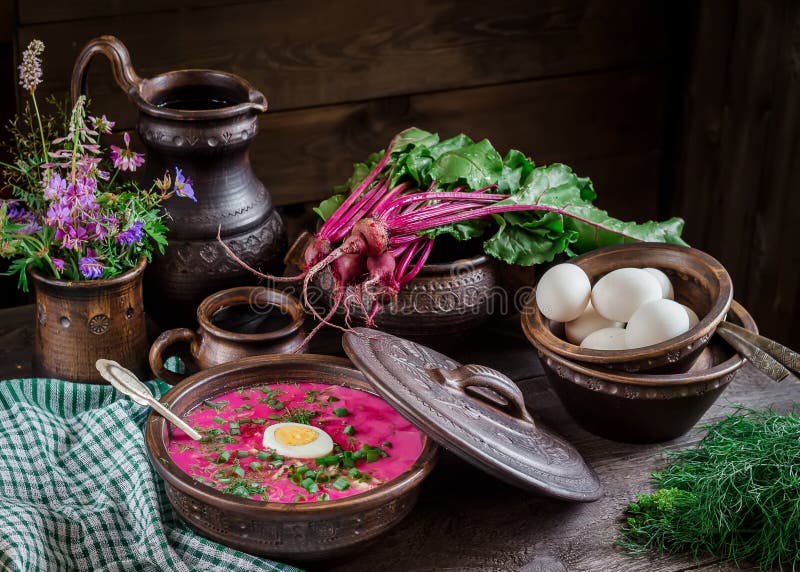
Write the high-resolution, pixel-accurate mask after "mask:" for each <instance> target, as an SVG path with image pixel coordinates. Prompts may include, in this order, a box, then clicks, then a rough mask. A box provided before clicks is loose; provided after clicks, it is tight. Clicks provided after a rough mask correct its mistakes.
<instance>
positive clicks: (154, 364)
mask: <svg viewBox="0 0 800 572" xmlns="http://www.w3.org/2000/svg"><path fill="white" fill-rule="evenodd" d="M179 342H187V343H188V344H189V350H190V352H191V353H192V354H194V353H195V351H196V348H197V345H198V344H199V343H200V336H199V335H198V334H197V332H194V331H192V330H190V329H188V328H177V329H174V330H167V331H166V332H164V333H162V334H161V335H160V336H158V338H156V341H154V342H153V345H152V346H151V347H150V368H151V369H152V370H153V373H154V374H155V375H156V377H158V378H159V379H163V380H164V381H166V382H167V383H169V384H170V385H175V384H176V383H178V382H180V381H181V380H182V379H183V378H184V377H186V374H181V373H175V372H173V371H170V370H168V369H167V368H166V367H164V362H165V361H166V359H167V357H169V355H170V354H168V353H167V350H168V349H169V348H170V347H171V346H173V345H175V344H177V343H179Z"/></svg>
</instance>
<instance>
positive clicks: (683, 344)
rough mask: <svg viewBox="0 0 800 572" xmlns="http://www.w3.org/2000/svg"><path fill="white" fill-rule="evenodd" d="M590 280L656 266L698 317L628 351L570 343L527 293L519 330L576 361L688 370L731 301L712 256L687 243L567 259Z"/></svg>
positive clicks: (725, 278)
mask: <svg viewBox="0 0 800 572" xmlns="http://www.w3.org/2000/svg"><path fill="white" fill-rule="evenodd" d="M570 262H571V263H572V264H575V265H577V266H580V267H581V268H582V269H583V271H584V272H586V274H587V276H589V280H590V281H591V282H592V284H595V283H596V282H597V280H599V279H600V278H601V277H602V276H604V275H605V274H607V273H608V272H610V271H612V270H616V269H617V268H625V267H636V268H658V269H659V270H662V271H663V272H664V273H665V274H667V276H669V278H670V281H671V282H672V286H673V288H674V290H675V300H676V301H677V302H680V303H681V304H684V305H686V306H689V307H690V308H691V309H692V310H694V311H695V312H696V313H697V315H698V316H699V317H700V322H699V323H698V324H697V325H695V327H693V328H692V329H690V330H689V331H687V332H685V333H684V334H682V335H680V336H678V337H676V338H673V339H671V340H667V341H665V342H662V343H660V344H655V345H652V346H646V347H643V348H636V349H630V350H614V351H611V350H592V349H587V348H582V347H580V346H576V345H575V344H572V343H570V342H568V341H567V340H566V339H565V337H564V324H562V323H559V322H553V321H552V320H548V319H547V318H545V317H544V316H543V315H542V313H541V312H540V311H539V307H538V306H537V305H536V300H535V297H534V296H531V297H530V298H529V300H528V303H527V305H526V307H525V309H524V311H523V312H522V329H523V330H524V332H525V335H526V336H527V337H528V339H529V340H530V341H531V342H532V343H534V345H536V346H537V347H539V346H542V347H544V348H546V349H547V350H548V351H550V352H552V353H554V354H557V355H559V356H561V357H563V358H566V359H568V360H571V361H575V362H582V363H585V364H591V365H592V366H600V367H606V368H609V369H615V370H620V371H626V372H636V371H648V372H651V373H674V372H681V371H687V370H688V369H689V368H690V367H691V366H692V363H693V362H694V360H695V359H697V357H698V356H699V355H700V352H702V351H703V348H705V347H706V345H707V344H708V341H709V340H710V339H711V336H712V335H713V334H714V331H715V330H716V328H717V324H718V323H719V322H720V321H722V320H723V318H724V317H725V314H726V313H727V312H728V308H729V307H730V305H731V300H733V283H732V282H731V277H730V276H729V275H728V272H727V270H725V268H724V267H723V266H722V264H720V263H719V262H718V261H717V260H716V259H715V258H713V257H712V256H710V255H708V254H706V253H705V252H702V251H700V250H696V249H694V248H689V247H688V246H678V245H674V244H658V243H644V242H643V243H637V244H622V245H619V246H610V247H607V248H600V249H598V250H594V251H592V252H589V253H587V254H584V255H582V256H578V257H577V258H574V259H572V260H571V261H570Z"/></svg>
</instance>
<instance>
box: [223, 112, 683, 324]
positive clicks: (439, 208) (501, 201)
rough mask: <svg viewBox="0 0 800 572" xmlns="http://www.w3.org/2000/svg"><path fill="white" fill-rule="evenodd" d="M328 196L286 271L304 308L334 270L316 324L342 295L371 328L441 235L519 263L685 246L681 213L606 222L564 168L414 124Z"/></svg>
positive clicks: (588, 190)
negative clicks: (294, 267) (315, 282)
mask: <svg viewBox="0 0 800 572" xmlns="http://www.w3.org/2000/svg"><path fill="white" fill-rule="evenodd" d="M334 192H335V194H334V195H333V196H332V197H330V198H329V199H327V200H325V201H323V202H322V203H321V204H320V205H319V207H318V208H316V209H315V211H316V212H317V214H319V216H320V217H321V218H322V219H323V221H324V223H323V224H322V226H321V227H320V228H319V230H318V232H317V233H316V235H315V236H314V239H313V240H312V241H311V243H310V244H309V246H308V247H307V249H306V251H305V256H304V259H305V268H304V269H303V272H302V274H300V275H299V276H297V277H295V278H294V279H296V280H304V286H303V290H304V299H305V302H306V304H307V305H309V304H308V298H307V290H308V285H309V283H310V281H311V280H312V279H313V277H314V276H315V275H316V274H317V273H319V272H320V271H322V270H323V269H325V268H329V269H330V271H331V272H332V274H333V277H334V280H335V284H336V290H335V295H334V306H333V308H332V309H331V312H330V314H329V316H328V317H326V318H325V319H323V321H324V322H327V320H328V318H329V317H330V316H332V315H333V313H334V312H335V311H336V309H337V308H338V306H339V305H340V304H341V302H342V300H343V298H344V296H345V295H346V294H347V293H350V294H351V295H353V296H355V300H356V302H357V303H358V304H359V305H362V306H364V307H363V310H364V314H365V315H366V316H367V322H368V323H371V322H372V319H373V318H374V316H375V314H376V313H377V311H378V310H379V309H380V308H381V305H382V303H384V302H386V301H387V300H390V299H391V298H392V297H394V296H395V295H396V294H397V293H398V291H399V290H400V288H402V287H403V286H404V285H406V284H407V283H408V282H410V281H411V280H412V279H413V278H414V277H415V276H416V275H417V274H418V273H419V271H420V270H421V269H422V267H423V265H424V264H425V262H426V260H427V259H428V256H429V255H430V253H431V249H432V248H433V244H434V241H435V240H436V238H437V237H439V236H442V235H450V236H452V237H454V238H455V239H457V240H469V239H476V238H479V237H480V238H484V239H485V240H484V242H483V249H484V250H485V252H486V253H487V254H488V255H490V256H492V257H494V258H497V259H499V260H502V261H504V262H507V263H509V264H520V265H525V266H531V265H534V264H539V263H543V262H549V261H551V260H553V257H554V256H556V255H557V254H560V253H562V252H565V253H567V254H568V255H569V256H574V255H576V254H580V253H582V252H585V251H588V250H592V249H594V248H598V247H601V246H606V245H610V244H619V243H623V242H638V241H647V242H669V243H675V244H684V243H683V241H682V240H681V238H680V233H681V230H682V228H683V221H682V220H681V219H678V218H673V219H670V220H668V221H665V222H660V223H659V222H647V223H644V224H637V223H633V222H623V221H619V220H617V219H614V218H611V217H610V216H609V215H608V213H606V212H605V211H603V210H600V209H598V208H597V207H595V206H594V205H593V204H592V201H593V200H594V199H595V197H596V195H595V192H594V189H593V187H592V183H591V181H590V180H589V179H587V178H581V177H578V176H577V175H575V173H573V172H572V170H571V169H570V168H569V167H567V166H566V165H561V164H553V165H548V166H545V167H536V166H535V165H534V164H533V161H532V160H531V159H529V158H528V157H526V156H525V155H524V154H523V153H521V152H519V151H516V150H511V151H509V152H508V154H506V156H505V158H503V157H502V156H501V155H500V154H499V153H498V152H497V151H496V150H495V149H494V147H492V145H491V143H490V142H489V141H488V140H485V139H484V140H482V141H478V142H474V141H472V140H471V139H470V138H469V137H467V136H466V135H458V136H456V137H453V138H451V139H446V140H444V141H441V140H440V139H439V136H438V135H437V134H435V133H429V132H427V131H423V130H421V129H417V128H413V127H412V128H410V129H407V130H406V131H403V132H401V133H399V134H397V135H396V136H395V137H394V139H392V141H391V142H390V144H389V146H388V148H387V149H386V150H385V151H382V152H380V153H375V154H373V155H371V156H370V157H369V158H368V159H367V161H366V162H365V163H358V164H356V165H355V166H354V172H353V175H352V176H351V177H350V178H349V179H348V180H347V182H346V183H345V184H344V185H342V186H340V187H337V188H336V189H334ZM229 252H230V251H229ZM231 254H232V253H231ZM261 276H262V277H265V278H274V277H271V276H267V275H263V274H261ZM365 300H366V302H365ZM367 306H371V308H369V310H367V308H366V307H367ZM309 307H310V305H309ZM311 310H312V312H314V310H313V308H311ZM314 314H315V315H317V314H316V312H314ZM317 317H320V316H318V315H317Z"/></svg>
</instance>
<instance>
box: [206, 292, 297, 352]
mask: <svg viewBox="0 0 800 572" xmlns="http://www.w3.org/2000/svg"><path fill="white" fill-rule="evenodd" d="M254 295H263V297H264V302H265V303H266V305H269V306H271V307H273V308H277V309H279V310H281V311H283V312H285V313H286V314H288V316H289V318H290V320H291V322H289V323H288V324H287V325H285V326H284V327H282V328H279V329H277V330H269V331H266V332H261V333H257V334H243V333H239V332H235V331H232V330H226V329H224V328H221V327H219V326H217V325H216V324H214V322H213V321H212V320H213V318H214V314H215V313H216V312H218V311H219V310H222V309H223V308H227V307H233V306H237V305H244V304H245V303H249V304H251V305H252V303H253V296H254ZM196 315H197V323H198V325H199V326H200V328H201V329H204V330H206V331H207V332H209V333H210V334H213V335H214V336H216V337H218V338H220V339H223V340H228V341H231V342H272V341H276V340H281V339H283V338H285V337H288V336H290V335H292V334H294V333H296V332H298V331H300V329H301V328H302V327H303V324H304V323H305V319H306V314H305V311H304V309H303V306H302V305H301V304H300V301H299V300H298V299H297V298H296V297H294V296H292V295H291V294H289V293H287V292H284V291H282V290H276V289H274V288H267V287H265V286H237V287H235V288H228V289H227V290H220V291H218V292H214V293H213V294H210V295H209V296H206V298H205V299H203V301H202V302H200V305H199V306H197V311H196Z"/></svg>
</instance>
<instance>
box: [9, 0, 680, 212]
mask: <svg viewBox="0 0 800 572" xmlns="http://www.w3.org/2000/svg"><path fill="white" fill-rule="evenodd" d="M664 10H665V8H664V7H663V6H661V5H660V4H657V3H650V2H642V1H640V0H622V1H615V0H545V1H537V2H529V1H528V0H501V1H498V2H490V3H487V2H483V1H477V0H461V1H456V0H407V1H405V2H402V3H394V2H366V1H364V0H338V1H337V2H325V1H322V0H273V1H262V2H252V1H251V2H243V1H239V2H232V1H225V2H210V1H205V2H204V1H200V0H169V1H163V2H156V1H140V2H136V3H130V2H125V3H123V2H98V1H96V0H95V1H89V0H87V1H84V2H72V3H63V2H56V1H53V0H25V1H24V2H18V18H19V27H18V31H17V37H18V40H19V45H20V46H24V45H25V44H26V43H27V42H28V41H29V40H30V39H31V38H33V37H38V38H41V39H42V40H44V42H45V43H46V44H47V45H48V47H49V50H48V52H47V56H46V58H47V59H46V82H45V85H44V86H43V87H44V89H45V90H46V91H49V92H51V93H59V94H63V93H64V91H65V87H66V85H67V83H68V80H69V75H70V71H71V68H72V63H73V61H74V58H75V56H76V54H77V53H78V51H79V50H80V48H81V47H82V46H83V44H84V43H85V42H86V40H88V39H89V38H91V37H93V36H97V35H100V34H104V33H111V34H115V35H117V36H119V37H120V38H121V39H122V40H123V41H124V42H125V43H126V44H127V45H128V46H129V48H130V51H131V53H132V55H133V62H134V65H135V66H136V67H137V70H138V71H139V73H140V75H143V76H150V75H153V74H156V73H159V72H162V71H167V70H170V69H176V68H181V67H188V66H192V67H210V68H219V69H225V70H230V71H233V72H235V73H238V74H240V75H242V76H244V77H246V78H247V79H249V80H250V81H251V82H252V83H253V84H254V85H255V86H256V87H258V88H260V89H262V90H263V91H264V92H265V93H266V94H267V96H268V99H269V100H270V105H271V110H270V112H268V113H267V114H266V115H265V116H264V118H263V120H262V121H261V127H262V133H261V135H260V137H259V138H258V140H257V142H256V143H255V145H254V147H253V163H254V165H255V167H256V170H257V172H258V174H259V176H260V177H261V178H262V179H263V180H264V181H265V182H266V183H267V185H268V186H269V187H270V189H271V190H272V192H273V195H274V197H275V199H276V202H277V203H279V204H290V203H297V202H301V201H306V200H311V199H317V198H319V197H321V196H324V195H325V194H326V193H327V192H328V189H329V188H330V187H331V185H333V184H335V183H337V182H339V181H341V180H342V179H343V178H345V177H346V176H347V174H348V171H349V169H350V165H351V164H352V163H353V162H354V161H356V160H359V159H360V158H361V157H363V156H364V155H365V154H366V153H368V152H370V151H372V150H375V149H378V148H380V147H382V146H383V145H385V143H386V142H387V141H388V139H389V138H390V137H391V135H392V133H393V132H395V131H397V130H399V129H402V128H404V127H407V126H409V125H411V124H417V125H419V126H422V127H425V128H429V129H433V130H440V131H441V132H443V133H444V134H447V135H450V134H455V133H458V132H460V131H466V132H468V133H470V134H472V135H473V136H475V137H489V138H490V139H492V141H493V142H494V143H495V144H496V145H498V146H499V147H500V148H503V149H505V148H508V147H511V146H514V147H519V148H522V149H524V150H526V151H527V152H528V153H530V154H532V155H533V156H534V158H535V159H537V160H539V161H554V160H560V161H564V162H567V163H570V164H572V165H574V167H575V168H576V169H577V170H579V171H581V172H582V173H584V174H586V175H589V176H591V177H593V178H595V179H597V183H598V186H599V190H600V192H601V196H603V197H604V198H603V203H604V204H605V205H606V206H607V207H608V208H610V209H612V210H615V211H621V214H622V215H626V216H634V215H635V216H656V214H657V213H656V212H655V211H656V204H657V203H656V201H655V200H653V198H654V197H655V196H657V193H658V189H659V183H660V181H659V156H660V146H661V120H662V112H663V97H662V95H663V89H664V86H663V82H662V74H661V62H662V61H663V58H664V54H665V53H666V51H667V50H666V49H665V44H666V33H665V30H664V27H663V21H664V18H663V12H664ZM90 91H91V95H92V97H93V100H94V102H95V107H96V109H99V110H101V111H105V112H108V113H109V114H110V115H113V116H114V117H115V118H117V119H119V120H120V126H122V127H129V126H131V125H132V124H133V122H134V113H133V110H132V109H131V108H130V107H129V106H128V105H127V104H126V103H125V101H124V98H123V96H122V95H121V93H120V92H119V90H118V89H117V87H116V86H115V85H114V84H113V82H112V81H111V79H110V73H109V69H108V65H107V64H105V63H103V62H98V63H97V65H95V66H93V69H92V73H91V77H90ZM632 174H633V175H632ZM634 177H635V180H634Z"/></svg>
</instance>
